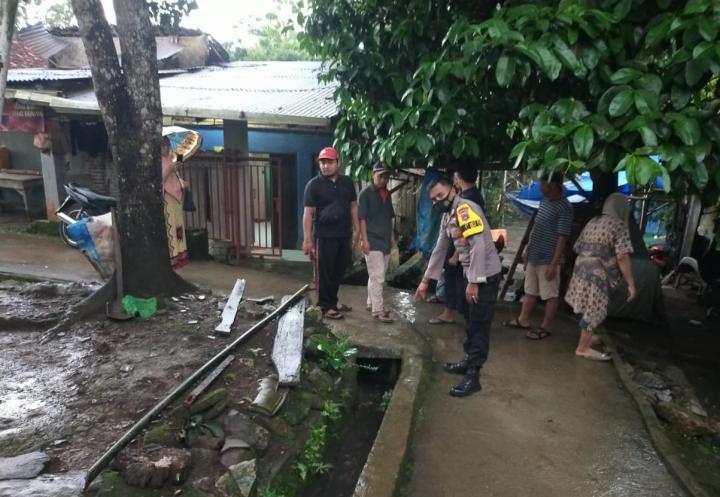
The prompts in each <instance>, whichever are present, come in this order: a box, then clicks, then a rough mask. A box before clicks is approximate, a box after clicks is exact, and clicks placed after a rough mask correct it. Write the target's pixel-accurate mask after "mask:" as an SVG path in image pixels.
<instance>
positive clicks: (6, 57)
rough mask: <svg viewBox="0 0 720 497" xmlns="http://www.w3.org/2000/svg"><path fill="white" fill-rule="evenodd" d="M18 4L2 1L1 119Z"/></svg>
mask: <svg viewBox="0 0 720 497" xmlns="http://www.w3.org/2000/svg"><path fill="white" fill-rule="evenodd" d="M18 3H19V0H0V117H2V113H3V108H4V107H5V87H6V86H7V75H8V69H10V47H11V46H12V37H13V32H14V31H15V18H16V17H17V9H18Z"/></svg>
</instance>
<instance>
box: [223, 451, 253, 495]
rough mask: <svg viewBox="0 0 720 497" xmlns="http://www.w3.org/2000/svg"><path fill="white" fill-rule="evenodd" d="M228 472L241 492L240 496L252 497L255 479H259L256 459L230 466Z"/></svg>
mask: <svg viewBox="0 0 720 497" xmlns="http://www.w3.org/2000/svg"><path fill="white" fill-rule="evenodd" d="M228 471H229V473H230V475H232V478H233V480H235V484H236V485H237V487H238V490H239V491H240V494H239V496H241V497H250V493H251V492H252V490H253V486H255V478H256V477H257V473H256V468H255V459H251V460H249V461H243V462H240V463H238V464H235V465H234V466H230V467H229V468H228Z"/></svg>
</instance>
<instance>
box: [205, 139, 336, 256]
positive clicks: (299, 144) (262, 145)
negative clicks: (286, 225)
mask: <svg viewBox="0 0 720 497" xmlns="http://www.w3.org/2000/svg"><path fill="white" fill-rule="evenodd" d="M193 129H195V130H196V131H198V132H199V133H200V134H201V135H202V137H203V147H202V148H203V150H208V151H212V150H213V147H215V146H222V145H223V130H222V128H199V127H198V128H193ZM330 145H332V133H327V132H307V131H288V130H265V129H252V128H251V129H250V130H249V131H248V148H249V149H250V153H258V154H260V153H265V154H293V155H295V163H296V165H297V167H296V174H295V188H296V192H297V196H296V198H297V217H296V222H297V223H298V225H297V226H298V242H302V212H303V193H304V191H305V185H306V184H307V182H308V181H310V178H311V177H312V174H313V158H314V157H315V156H317V154H318V153H319V152H320V150H321V149H322V148H323V147H327V146H330ZM283 177H284V178H286V177H287V176H283ZM290 221H291V220H290V219H285V220H283V222H290Z"/></svg>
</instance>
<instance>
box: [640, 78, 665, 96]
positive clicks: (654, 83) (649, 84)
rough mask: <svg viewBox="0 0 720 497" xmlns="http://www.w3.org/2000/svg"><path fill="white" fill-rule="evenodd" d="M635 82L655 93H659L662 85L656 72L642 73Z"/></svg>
mask: <svg viewBox="0 0 720 497" xmlns="http://www.w3.org/2000/svg"><path fill="white" fill-rule="evenodd" d="M635 84H636V85H637V86H639V87H640V88H643V89H645V90H647V91H650V92H653V93H655V94H656V95H658V94H660V92H661V91H662V87H663V83H662V79H660V76H658V75H657V74H643V75H642V76H641V77H640V78H638V79H637V80H636V81H635Z"/></svg>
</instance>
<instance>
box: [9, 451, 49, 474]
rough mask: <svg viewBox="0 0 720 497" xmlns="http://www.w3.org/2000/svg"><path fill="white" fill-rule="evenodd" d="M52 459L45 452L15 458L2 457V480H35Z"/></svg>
mask: <svg viewBox="0 0 720 497" xmlns="http://www.w3.org/2000/svg"><path fill="white" fill-rule="evenodd" d="M49 459H50V457H48V455H47V454H45V453H44V452H30V453H29V454H22V455H20V456H15V457H0V480H12V479H16V478H35V477H36V476H37V475H38V474H39V473H40V472H41V471H42V470H43V468H44V467H45V463H46V462H48V460H49Z"/></svg>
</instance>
